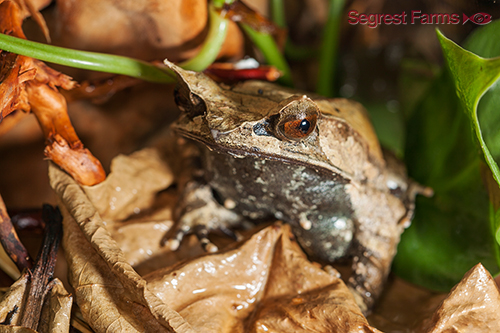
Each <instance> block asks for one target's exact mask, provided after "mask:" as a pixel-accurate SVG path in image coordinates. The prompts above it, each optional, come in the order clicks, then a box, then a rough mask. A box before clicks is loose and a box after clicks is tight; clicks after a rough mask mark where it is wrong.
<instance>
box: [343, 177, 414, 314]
mask: <svg viewBox="0 0 500 333" xmlns="http://www.w3.org/2000/svg"><path fill="white" fill-rule="evenodd" d="M349 193H350V195H351V199H352V204H353V208H354V210H355V212H356V224H357V225H356V235H355V241H354V243H353V244H352V248H351V249H352V251H351V253H352V254H353V263H352V275H351V277H350V278H349V282H348V286H349V288H350V289H351V291H353V293H354V296H355V298H356V300H357V303H358V305H359V306H360V308H361V310H362V311H363V312H364V313H367V312H369V311H370V310H371V308H372V307H373V305H374V303H375V301H376V300H377V299H378V298H379V297H380V295H381V293H382V290H383V286H384V284H385V282H386V280H387V276H388V275H389V272H390V268H391V264H392V260H393V258H394V256H395V254H396V251H397V246H398V243H399V240H400V236H401V233H402V232H403V231H404V229H405V227H407V226H408V225H409V222H410V221H409V217H410V216H409V212H408V208H407V207H406V206H405V204H404V203H403V201H401V200H400V199H399V198H397V197H396V196H394V195H392V194H391V193H390V192H386V191H379V190H377V189H372V188H363V189H362V190H360V188H359V187H352V188H351V189H350V190H349Z"/></svg>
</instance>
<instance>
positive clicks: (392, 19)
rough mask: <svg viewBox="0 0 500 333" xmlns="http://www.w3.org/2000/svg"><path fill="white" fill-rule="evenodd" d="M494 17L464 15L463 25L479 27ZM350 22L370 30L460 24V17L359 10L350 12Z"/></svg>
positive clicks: (483, 14)
mask: <svg viewBox="0 0 500 333" xmlns="http://www.w3.org/2000/svg"><path fill="white" fill-rule="evenodd" d="M491 20H492V16H491V15H490V14H487V13H476V14H473V15H471V16H470V17H469V16H467V15H465V14H464V13H462V25H463V24H465V23H467V22H469V21H470V22H472V23H475V24H479V25H484V24H488V23H490V22H491ZM348 22H349V24H351V25H356V24H361V25H367V26H368V27H370V28H376V27H378V26H379V25H400V24H401V25H407V24H460V15H459V14H457V13H432V14H426V13H422V11H421V10H412V11H411V12H409V13H407V12H405V11H403V12H401V13H396V14H378V13H377V14H374V13H369V14H366V13H359V12H358V11H357V10H351V11H349V12H348Z"/></svg>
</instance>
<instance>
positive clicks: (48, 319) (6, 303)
mask: <svg viewBox="0 0 500 333" xmlns="http://www.w3.org/2000/svg"><path fill="white" fill-rule="evenodd" d="M28 284H29V275H28V273H25V274H23V275H22V276H21V277H20V278H19V279H18V280H17V281H16V282H14V284H13V285H12V286H11V287H10V289H9V290H8V291H7V293H6V294H5V295H4V296H3V298H2V300H1V301H0V322H4V321H5V319H6V318H7V316H8V314H9V312H12V314H11V319H10V324H9V325H8V326H2V325H0V332H35V331H34V330H31V329H28V328H24V327H21V326H18V325H19V324H20V320H21V315H22V311H21V310H20V309H22V307H23V306H24V305H23V301H25V297H26V295H25V293H26V291H27V288H28ZM51 285H52V289H51V291H50V294H49V295H48V297H47V301H46V302H45V305H44V307H43V308H42V313H41V319H40V325H39V327H38V328H39V332H47V333H62V332H69V319H70V317H71V307H72V304H73V297H72V296H71V295H70V294H68V292H67V291H66V290H65V289H64V286H63V285H62V283H61V281H59V280H58V279H54V280H53V281H52V282H51ZM15 307H17V309H18V310H16V311H13V309H14V308H15Z"/></svg>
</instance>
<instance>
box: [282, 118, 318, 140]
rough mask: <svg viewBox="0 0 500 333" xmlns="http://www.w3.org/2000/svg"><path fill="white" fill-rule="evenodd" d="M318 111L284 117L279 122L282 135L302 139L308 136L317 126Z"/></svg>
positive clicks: (290, 138) (292, 138)
mask: <svg viewBox="0 0 500 333" xmlns="http://www.w3.org/2000/svg"><path fill="white" fill-rule="evenodd" d="M317 121H318V115H317V113H315V112H314V113H311V114H309V115H307V114H301V115H297V116H296V117H293V118H289V117H287V118H285V119H282V120H281V121H280V122H279V124H278V130H279V132H280V134H281V135H283V136H284V137H285V138H287V139H289V140H301V139H304V138H305V137H307V136H308V135H309V134H311V133H312V131H314V129H315V128H316V123H317Z"/></svg>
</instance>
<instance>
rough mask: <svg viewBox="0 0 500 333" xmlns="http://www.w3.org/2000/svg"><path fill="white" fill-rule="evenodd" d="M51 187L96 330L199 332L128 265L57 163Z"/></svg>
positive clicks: (84, 306)
mask: <svg viewBox="0 0 500 333" xmlns="http://www.w3.org/2000/svg"><path fill="white" fill-rule="evenodd" d="M49 178H50V182H51V186H52V187H53V189H54V190H55V191H56V193H57V195H58V197H59V200H60V207H61V212H62V213H63V216H64V238H63V246H64V248H65V250H66V253H67V258H68V262H69V267H70V281H71V283H72V285H73V287H74V288H75V296H76V300H77V303H78V305H79V306H80V309H81V311H82V314H83V316H84V318H85V319H86V320H87V321H88V323H89V324H90V325H91V326H92V328H93V329H94V330H95V331H96V332H123V331H129V332H172V331H174V332H193V330H192V329H191V327H190V326H189V324H187V323H186V322H185V321H184V320H183V318H182V317H181V316H179V314H177V313H176V312H175V311H173V310H171V309H170V308H169V307H168V306H167V305H165V304H164V303H162V302H161V300H160V299H159V298H158V297H157V296H156V295H154V294H152V293H151V292H150V291H149V290H148V288H147V286H146V281H145V280H144V279H142V278H141V277H140V276H139V275H138V274H137V272H135V270H134V269H133V268H132V266H130V264H128V263H127V262H126V260H125V257H124V255H123V253H122V251H121V250H120V249H119V248H118V246H117V244H116V242H115V241H114V240H113V239H112V237H111V236H110V234H109V232H108V231H107V230H106V228H105V225H104V222H103V220H102V219H101V217H100V216H99V213H98V212H97V211H96V210H95V208H94V207H93V205H92V203H91V202H90V201H89V199H88V197H87V196H86V194H85V192H84V191H83V189H82V188H81V187H80V186H79V185H78V184H77V183H76V182H75V181H74V180H73V179H72V178H71V177H70V176H69V175H67V174H66V173H64V172H63V171H62V170H60V169H59V168H58V167H56V166H55V165H54V164H50V166H49Z"/></svg>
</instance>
